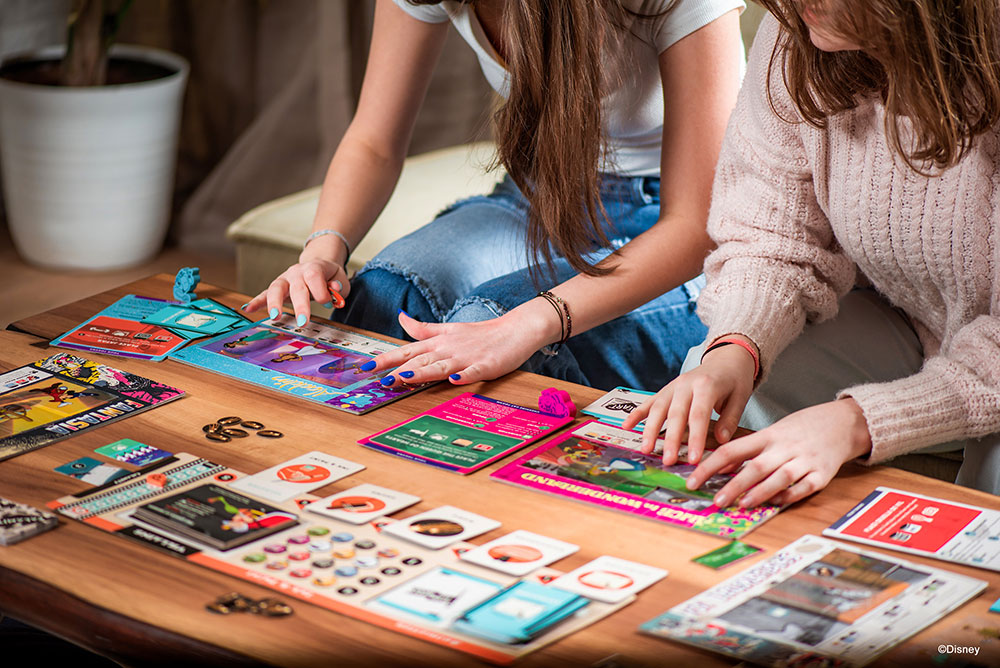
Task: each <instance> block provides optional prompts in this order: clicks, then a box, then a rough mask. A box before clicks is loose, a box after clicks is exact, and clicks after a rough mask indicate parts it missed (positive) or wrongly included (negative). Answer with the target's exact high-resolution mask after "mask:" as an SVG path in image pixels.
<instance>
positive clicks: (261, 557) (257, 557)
mask: <svg viewBox="0 0 1000 668" xmlns="http://www.w3.org/2000/svg"><path fill="white" fill-rule="evenodd" d="M243 561H246V562H248V563H251V564H259V563H260V562H262V561H267V555H266V554H264V553H263V552H251V553H250V554H247V555H244V557H243Z"/></svg>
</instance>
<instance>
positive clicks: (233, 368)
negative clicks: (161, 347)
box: [171, 314, 425, 414]
mask: <svg viewBox="0 0 1000 668" xmlns="http://www.w3.org/2000/svg"><path fill="white" fill-rule="evenodd" d="M396 347H397V345H396V344H394V343H389V342H388V341H382V340H380V339H375V338H372V337H369V336H364V335H362V334H357V333H355V332H349V331H347V330H344V329H339V328H337V327H335V326H333V325H320V324H317V323H313V322H309V323H306V324H305V325H304V326H302V327H297V326H296V325H295V320H294V318H293V317H292V316H289V315H287V314H282V315H281V316H279V317H278V318H277V319H274V320H261V321H260V322H256V323H249V324H247V325H244V326H242V327H239V328H237V329H236V330H234V331H231V332H227V333H224V334H220V335H219V336H216V337H213V338H211V339H209V340H207V341H203V342H201V343H198V344H194V345H192V346H189V347H187V348H184V349H182V350H179V351H176V352H174V353H172V354H171V358H172V359H176V360H178V361H180V362H184V363H185V364H191V365H193V366H197V367H200V368H203V369H207V370H209V371H213V372H215V373H219V374H222V375H224V376H229V377H230V378H236V379H237V380H242V381H245V382H248V383H253V384H254V385H259V386H261V387H266V388H269V389H272V390H277V391H279V392H283V393H285V394H291V395H293V396H296V397H300V398H303V399H308V400H309V401H313V402H316V403H320V404H323V405H326V406H331V407H333V408H336V409H338V410H342V411H347V412H348V413H355V414H362V413H367V412H368V411H371V410H374V409H376V408H378V407H379V406H382V405H384V404H387V403H389V402H392V401H395V400H396V399H399V398H400V397H404V396H408V395H410V394H413V393H414V392H417V391H419V390H421V389H423V388H424V387H425V386H413V387H410V386H403V387H398V388H387V387H384V386H383V385H382V384H381V382H380V381H381V379H382V378H384V377H385V376H386V375H387V374H389V373H391V369H386V370H383V371H380V372H378V373H374V372H370V371H362V370H361V368H360V367H361V366H362V365H363V364H364V363H365V362H367V361H369V360H371V359H372V358H373V357H375V356H376V355H379V354H381V353H384V352H387V351H389V350H392V349H393V348H396Z"/></svg>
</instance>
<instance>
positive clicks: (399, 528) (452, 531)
mask: <svg viewBox="0 0 1000 668" xmlns="http://www.w3.org/2000/svg"><path fill="white" fill-rule="evenodd" d="M498 526H500V523H499V522H497V521H496V520H491V519H490V518H488V517H483V516H482V515H476V514H475V513H470V512H469V511H467V510H462V509H461V508H456V507H454V506H441V507H440V508H435V509H434V510H428V511H427V512H425V513H420V514H419V515H414V516H413V517H407V518H406V519H403V520H399V521H398V522H394V523H393V524H390V525H389V526H387V527H386V528H385V529H383V531H384V532H385V533H387V534H391V535H393V536H397V537H399V538H405V539H406V540H408V541H411V542H414V543H416V544H417V545H423V546H424V547H429V548H431V549H432V550H439V549H441V548H443V547H447V546H449V545H451V544H452V543H457V542H458V541H460V540H468V539H469V538H474V537H476V536H478V535H480V534H484V533H486V532H487V531H492V530H493V529H496V528H497V527H498Z"/></svg>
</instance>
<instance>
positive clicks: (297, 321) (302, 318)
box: [295, 313, 308, 327]
mask: <svg viewBox="0 0 1000 668" xmlns="http://www.w3.org/2000/svg"><path fill="white" fill-rule="evenodd" d="M306 320H308V318H307V317H306V316H305V314H304V313H300V314H299V315H297V316H296V317H295V324H296V325H298V326H299V327H301V326H302V325H304V324H306Z"/></svg>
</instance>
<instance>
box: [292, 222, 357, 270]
mask: <svg viewBox="0 0 1000 668" xmlns="http://www.w3.org/2000/svg"><path fill="white" fill-rule="evenodd" d="M327 234H332V235H333V236H335V237H337V238H338V239H340V240H341V241H342V242H343V243H344V248H346V249H347V257H345V258H344V266H347V261H348V260H350V259H351V244H350V242H349V241H347V237H345V236H344V235H343V234H341V233H340V232H338V231H337V230H316V231H315V232H313V233H312V234H310V235H309V236H308V237H306V240H305V241H304V242H303V243H302V250H305V248H306V246H308V245H309V242H310V241H312V240H313V239H315V238H317V237H322V236H326V235H327Z"/></svg>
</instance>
